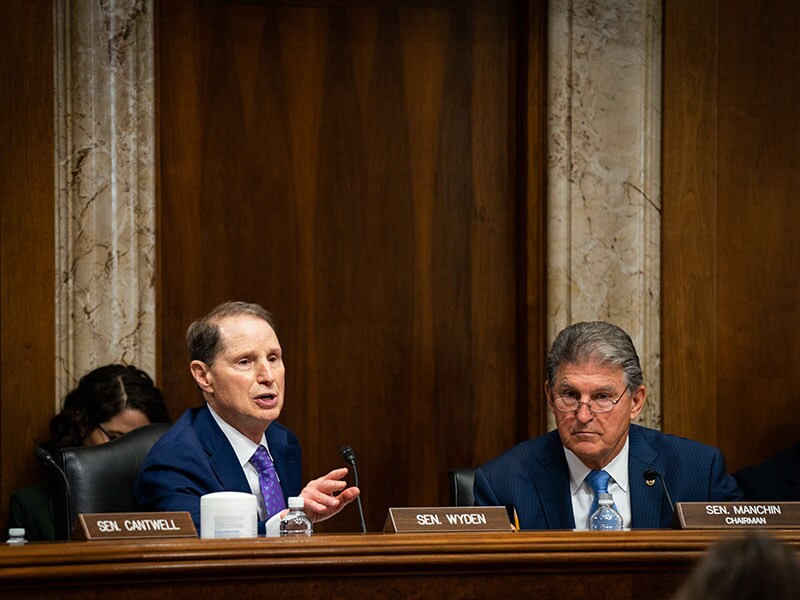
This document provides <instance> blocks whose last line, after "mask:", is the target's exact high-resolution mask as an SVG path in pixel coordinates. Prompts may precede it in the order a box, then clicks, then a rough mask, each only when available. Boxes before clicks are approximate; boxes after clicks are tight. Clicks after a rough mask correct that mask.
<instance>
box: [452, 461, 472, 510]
mask: <svg viewBox="0 0 800 600" xmlns="http://www.w3.org/2000/svg"><path fill="white" fill-rule="evenodd" d="M449 476H450V506H472V505H473V504H474V503H475V496H473V495H472V484H473V483H474V481H475V469H451V470H450V472H449Z"/></svg>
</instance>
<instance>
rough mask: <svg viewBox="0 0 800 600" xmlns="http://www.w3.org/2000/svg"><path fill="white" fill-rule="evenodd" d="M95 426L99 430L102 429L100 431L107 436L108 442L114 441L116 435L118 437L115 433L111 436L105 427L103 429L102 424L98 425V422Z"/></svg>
mask: <svg viewBox="0 0 800 600" xmlns="http://www.w3.org/2000/svg"><path fill="white" fill-rule="evenodd" d="M97 428H98V429H99V430H100V431H102V432H103V433H104V434H105V436H106V437H107V438H108V441H109V442H112V441H114V440H115V439H117V437H119V436H116V435H113V436H112V435H111V434H110V433H108V432H107V431H106V430H105V429H103V426H102V425H100V423H98V424H97Z"/></svg>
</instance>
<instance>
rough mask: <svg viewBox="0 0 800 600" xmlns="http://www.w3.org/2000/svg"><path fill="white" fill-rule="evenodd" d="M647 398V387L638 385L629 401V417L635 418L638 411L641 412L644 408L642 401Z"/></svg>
mask: <svg viewBox="0 0 800 600" xmlns="http://www.w3.org/2000/svg"><path fill="white" fill-rule="evenodd" d="M646 398H647V388H646V387H644V386H643V385H640V386H639V388H638V389H637V390H636V393H635V394H634V395H633V397H632V402H631V419H635V418H636V417H638V416H639V413H640V412H642V409H643V408H644V401H645V399H646Z"/></svg>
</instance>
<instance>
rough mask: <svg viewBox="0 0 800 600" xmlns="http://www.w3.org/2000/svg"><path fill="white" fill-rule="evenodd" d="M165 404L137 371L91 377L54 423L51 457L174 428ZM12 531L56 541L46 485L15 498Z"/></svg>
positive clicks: (120, 369) (118, 368)
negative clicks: (137, 432) (134, 433)
mask: <svg viewBox="0 0 800 600" xmlns="http://www.w3.org/2000/svg"><path fill="white" fill-rule="evenodd" d="M169 422H170V418H169V412H168V411H167V407H166V405H165V404H164V398H163V396H162V395H161V390H159V389H158V388H157V387H156V386H155V384H154V383H153V380H152V379H151V378H150V376H149V375H148V374H147V373H145V372H144V371H142V370H140V369H137V368H136V367H133V366H125V365H106V366H104V367H99V368H97V369H95V370H94V371H91V372H90V373H87V374H86V375H84V376H83V377H81V380H80V381H79V382H78V387H76V388H75V389H74V390H72V391H71V392H70V393H69V394H67V396H66V397H65V398H64V404H63V408H62V409H61V412H59V413H58V414H57V415H56V416H54V417H53V418H52V419H51V420H50V439H49V440H47V441H46V442H43V443H42V444H40V445H41V446H42V447H43V448H45V449H46V450H48V451H49V452H51V453H52V452H55V451H56V450H59V449H61V448H71V447H76V446H96V445H98V444H105V443H106V442H109V441H111V440H113V439H116V438H118V437H120V436H122V435H124V434H126V433H128V432H129V431H131V430H133V429H136V428H137V427H142V426H143V425H149V424H150V423H169ZM9 527H24V528H25V537H26V538H27V539H29V540H53V539H55V530H54V526H53V500H52V496H51V493H50V488H49V485H48V483H47V482H46V481H43V482H40V483H37V484H34V485H32V486H29V487H26V488H23V489H21V490H17V491H16V492H14V493H13V494H12V495H11V507H10V511H9Z"/></svg>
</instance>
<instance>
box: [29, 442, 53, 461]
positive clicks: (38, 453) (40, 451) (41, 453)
mask: <svg viewBox="0 0 800 600" xmlns="http://www.w3.org/2000/svg"><path fill="white" fill-rule="evenodd" d="M33 455H34V456H35V457H36V459H37V460H39V461H41V462H43V463H45V464H50V463H52V462H55V461H54V460H53V455H52V454H50V453H49V452H48V451H47V450H45V449H44V448H42V447H41V446H36V448H34V450H33Z"/></svg>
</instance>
